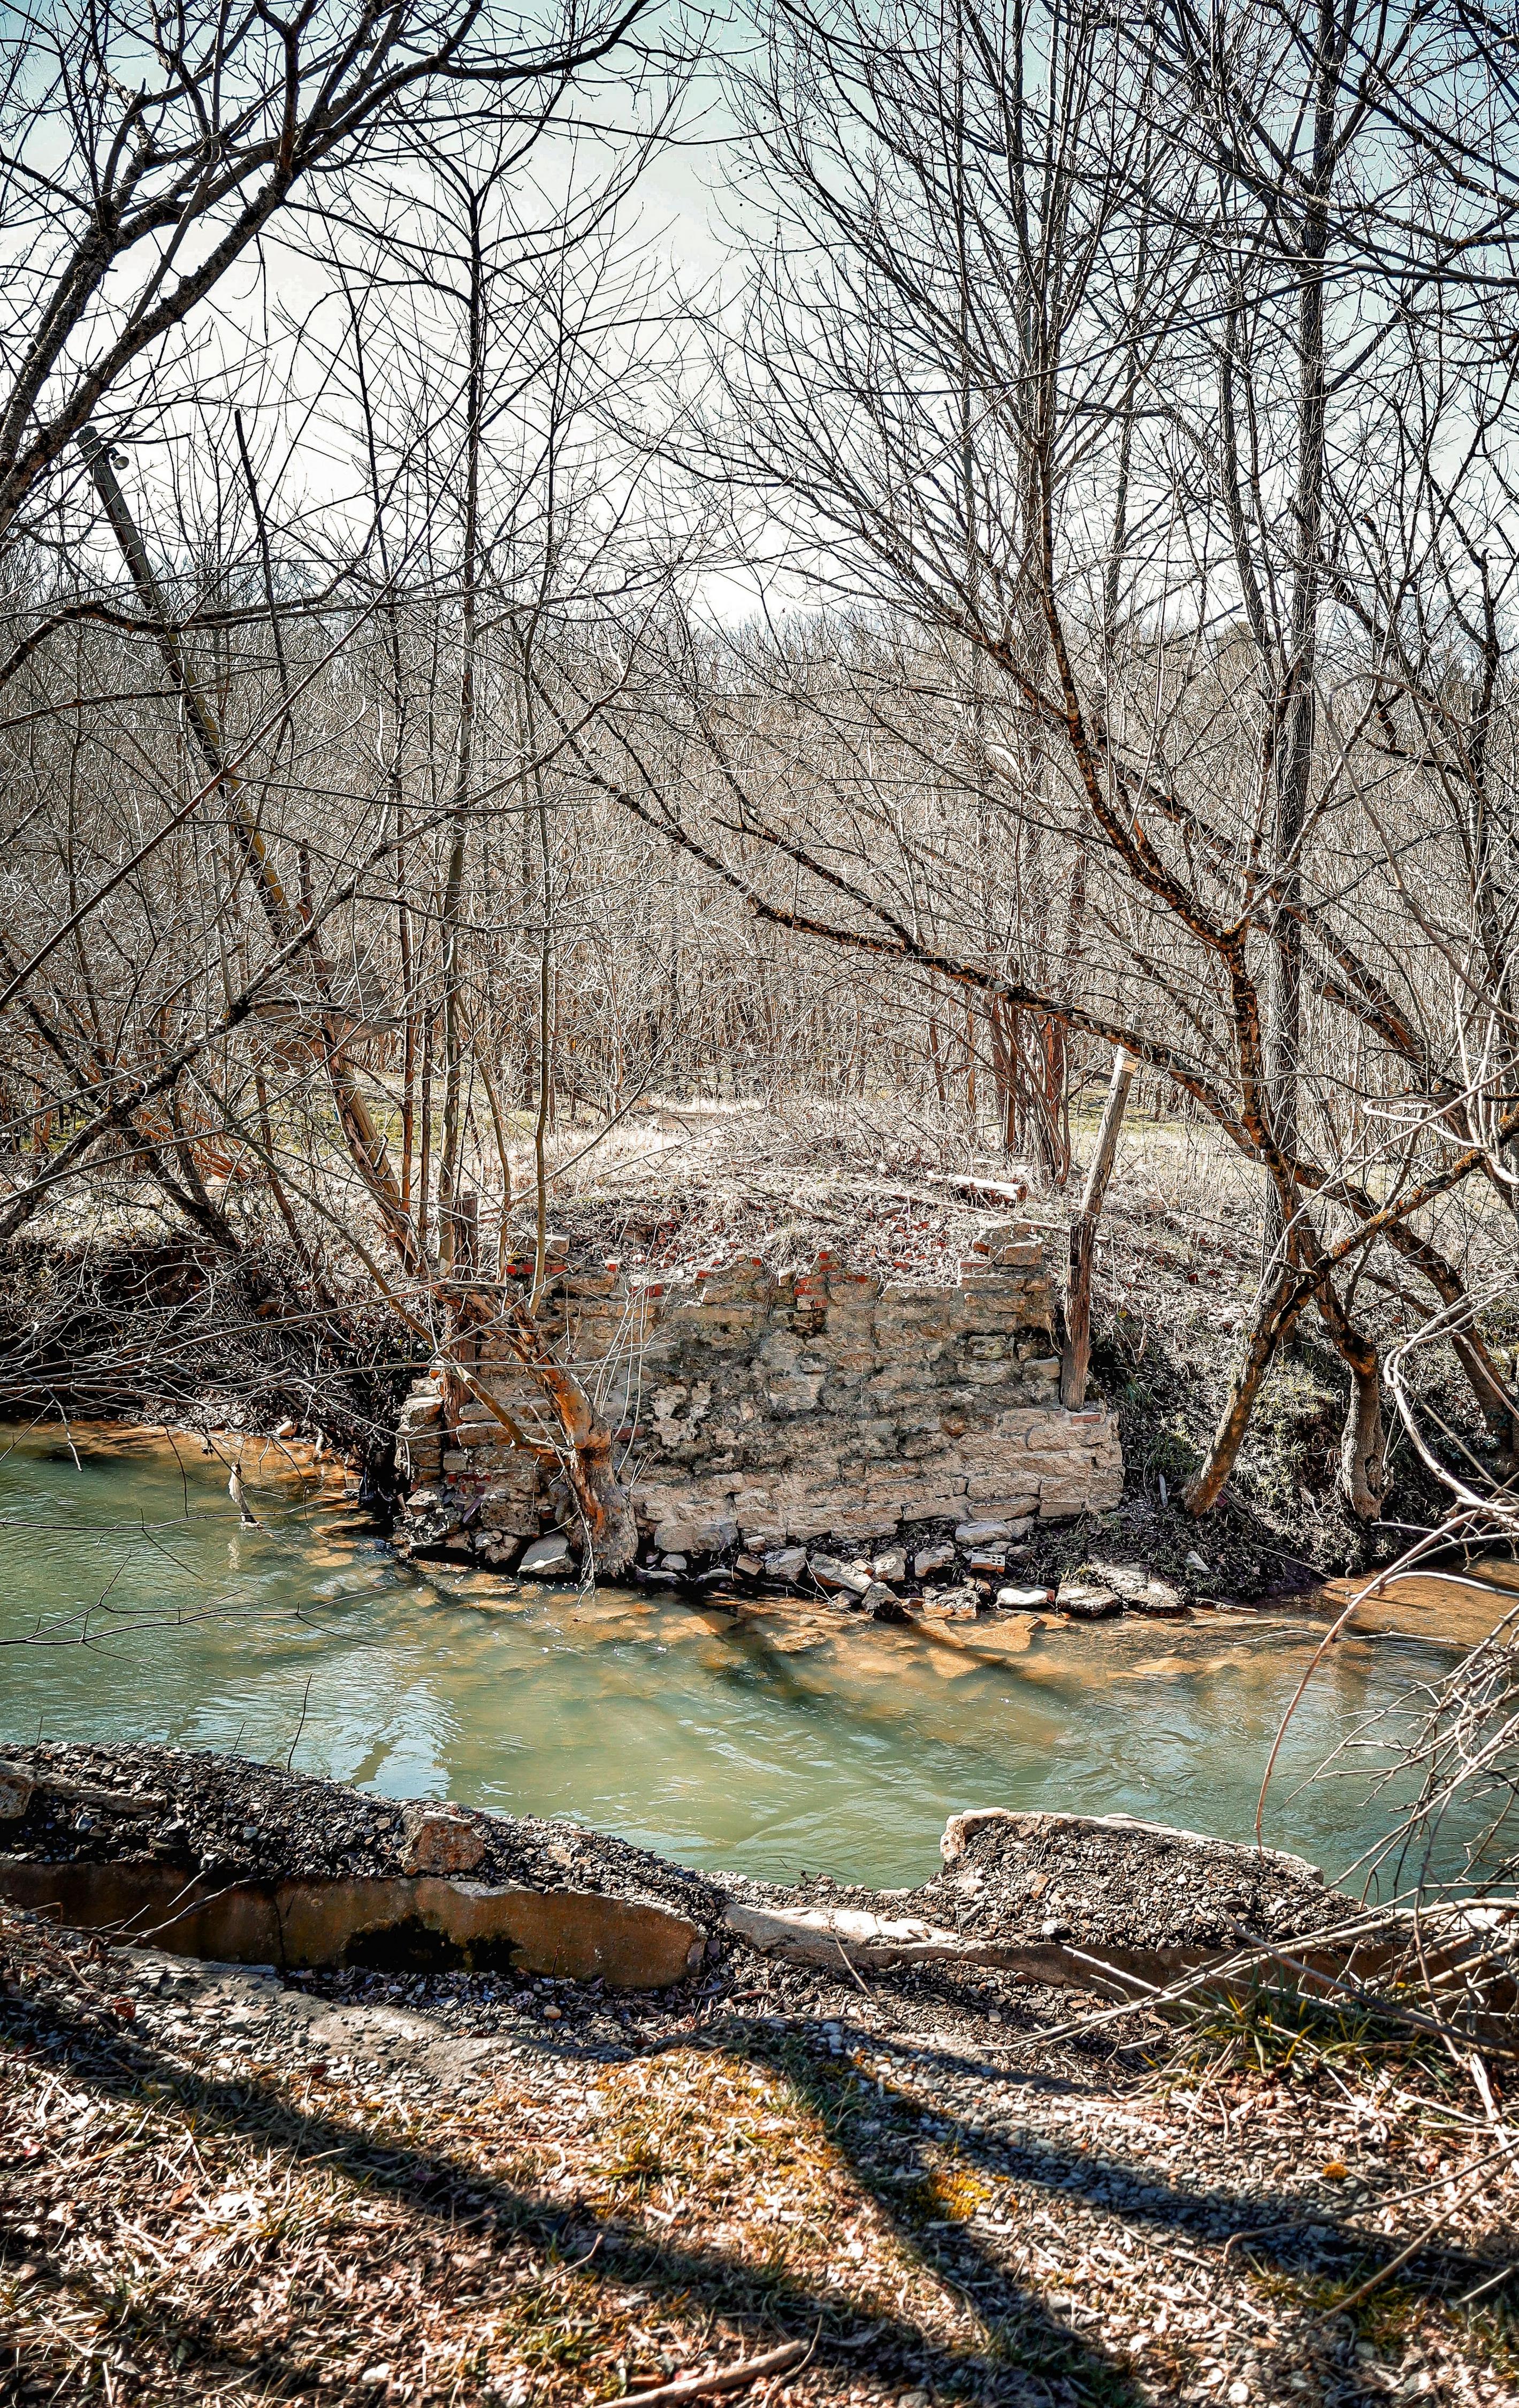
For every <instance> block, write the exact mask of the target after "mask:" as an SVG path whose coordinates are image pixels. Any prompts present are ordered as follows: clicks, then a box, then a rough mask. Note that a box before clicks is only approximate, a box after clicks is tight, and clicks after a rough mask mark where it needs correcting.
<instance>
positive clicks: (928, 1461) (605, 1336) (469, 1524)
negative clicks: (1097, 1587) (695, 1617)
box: [398, 1222, 1123, 1570]
mask: <svg viewBox="0 0 1519 2408" xmlns="http://www.w3.org/2000/svg"><path fill="white" fill-rule="evenodd" d="M511 1268H512V1269H514V1270H517V1271H518V1275H519V1276H520V1277H522V1278H525V1277H526V1275H527V1271H528V1268H529V1267H527V1266H522V1267H520V1269H519V1267H515V1266H514V1267H511ZM551 1299H552V1302H551V1310H550V1314H549V1319H550V1325H551V1326H552V1327H553V1328H554V1330H555V1333H556V1335H558V1336H560V1337H562V1338H563V1339H564V1340H566V1354H567V1356H568V1359H570V1360H571V1361H573V1362H574V1364H575V1365H576V1366H577V1369H578V1370H579V1372H580V1377H581V1379H582V1380H583V1381H584V1382H585V1383H586V1384H587V1386H588V1387H589V1388H590V1389H591V1391H592V1393H593V1394H594V1395H595V1398H597V1401H598V1404H599V1406H600V1409H601V1410H602V1411H603V1412H605V1413H607V1414H608V1415H609V1417H611V1418H614V1419H615V1422H616V1424H617V1426H618V1437H619V1441H620V1444H621V1446H622V1448H623V1449H624V1450H625V1464H624V1469H623V1478H624V1480H625V1481H626V1482H627V1483H628V1484H629V1485H630V1487H631V1492H632V1497H633V1502H634V1508H635V1511H636V1513H637V1515H638V1526H639V1533H640V1539H641V1541H642V1542H643V1543H642V1545H641V1546H640V1556H641V1558H642V1559H643V1560H645V1561H648V1560H652V1558H653V1557H654V1556H656V1555H657V1556H661V1557H667V1556H671V1555H674V1556H678V1557H679V1556H684V1557H686V1558H687V1561H688V1562H690V1561H691V1560H692V1559H694V1558H698V1557H700V1558H706V1559H709V1560H715V1561H718V1562H729V1563H731V1562H732V1561H733V1559H734V1557H735V1555H736V1554H738V1553H740V1552H742V1553H744V1554H745V1555H746V1567H747V1568H749V1569H754V1568H757V1566H758V1564H759V1562H760V1560H761V1559H762V1558H763V1556H764V1555H767V1554H769V1555H771V1556H772V1557H774V1556H775V1555H776V1554H777V1551H781V1552H783V1551H785V1550H788V1549H793V1550H794V1549H795V1548H796V1547H798V1546H806V1545H808V1544H809V1543H810V1542H816V1541H833V1542H835V1543H836V1544H837V1545H838V1546H839V1547H840V1548H843V1549H846V1550H849V1551H851V1552H853V1553H854V1554H858V1553H859V1552H860V1550H861V1549H862V1548H864V1549H866V1550H867V1552H874V1553H875V1554H877V1555H879V1554H880V1552H881V1549H882V1547H883V1546H888V1545H889V1544H890V1543H891V1542H892V1541H896V1543H897V1544H898V1545H899V1546H904V1547H913V1546H915V1545H917V1544H919V1542H921V1541H924V1540H927V1539H931V1538H932V1537H933V1536H934V1535H935V1534H936V1532H937V1531H938V1530H941V1529H945V1528H948V1527H956V1526H959V1527H962V1528H963V1527H964V1526H966V1525H967V1524H970V1525H974V1526H977V1527H980V1526H982V1525H991V1526H995V1527H997V1528H999V1529H1004V1530H1006V1532H1007V1533H1008V1535H1010V1536H1015V1535H1018V1534H1019V1531H1020V1526H1022V1525H1025V1524H1029V1523H1031V1522H1032V1521H1033V1520H1034V1519H1036V1518H1037V1519H1039V1520H1040V1521H1044V1522H1051V1521H1061V1520H1067V1519H1069V1518H1071V1517H1073V1516H1074V1515H1076V1514H1079V1513H1082V1512H1101V1511H1104V1510H1106V1509H1108V1508H1111V1507H1112V1506H1114V1505H1116V1504H1117V1503H1118V1501H1119V1497H1120V1493H1121V1489H1122V1484H1123V1465H1122V1459H1121V1456H1120V1453H1119V1443H1118V1431H1117V1426H1116V1421H1115V1418H1114V1416H1113V1415H1112V1414H1111V1413H1109V1412H1106V1411H1104V1410H1103V1409H1102V1408H1101V1407H1100V1406H1095V1405H1094V1406H1089V1407H1087V1408H1086V1409H1085V1410H1083V1411H1082V1412H1066V1411H1065V1410H1063V1409H1062V1407H1061V1405H1060V1402H1059V1360H1058V1356H1057V1355H1056V1353H1055V1349H1054V1344H1053V1335H1052V1331H1053V1303H1052V1297H1051V1290H1050V1283H1049V1279H1048V1275H1047V1271H1046V1267H1045V1262H1044V1253H1043V1247H1042V1245H1041V1243H1040V1241H1039V1238H1038V1236H1037V1234H1036V1232H1035V1231H1034V1230H1033V1229H1031V1228H1030V1227H1029V1226H1028V1225H1027V1224H1026V1223H1025V1222H1009V1223H1004V1224H1002V1225H1000V1226H996V1227H994V1228H993V1229H991V1230H990V1231H989V1232H988V1233H987V1235H986V1236H985V1237H984V1238H983V1239H982V1240H980V1241H978V1244H977V1246H976V1248H975V1249H974V1250H973V1252H972V1253H971V1254H970V1255H969V1256H968V1257H967V1260H966V1262H965V1263H964V1265H963V1267H962V1269H961V1274H960V1278H959V1280H958V1282H957V1283H956V1284H955V1285H954V1286H953V1287H950V1286H927V1285H922V1284H918V1283H913V1282H910V1281H908V1280H896V1279H888V1280H885V1281H882V1280H881V1278H880V1277H879V1276H878V1275H876V1274H875V1273H873V1272H870V1271H866V1270H859V1269H850V1268H849V1267H848V1265H847V1264H845V1263H844V1262H842V1261H841V1260H839V1259H838V1257H837V1256H835V1255H834V1254H829V1253H823V1254H819V1255H818V1256H817V1258H816V1260H815V1261H814V1262H813V1263H812V1264H811V1265H810V1267H809V1268H808V1269H806V1270H805V1271H800V1272H795V1273H784V1274H780V1275H778V1274H777V1273H776V1272H775V1271H774V1270H772V1269H770V1268H769V1267H768V1266H767V1264H766V1263H764V1262H763V1261H761V1260H759V1259H758V1258H757V1257H755V1256H752V1255H743V1256H739V1257H738V1258H737V1259H734V1260H730V1261H727V1262H724V1263H723V1264H721V1265H720V1266H718V1267H717V1268H715V1269H707V1270H695V1271H691V1272H685V1273H681V1274H676V1275H670V1276H660V1275H658V1274H649V1275H640V1274H638V1273H637V1272H635V1273H633V1274H632V1275H631V1276H629V1275H628V1274H626V1273H624V1271H623V1269H620V1268H619V1266H617V1265H616V1264H614V1263H607V1264H604V1265H601V1266H599V1267H595V1268H590V1267H580V1266H576V1265H572V1264H571V1263H570V1262H569V1261H568V1260H567V1259H566V1258H565V1255H564V1253H563V1251H561V1255H560V1260H559V1263H558V1266H557V1268H556V1269H555V1272H554V1276H553V1279H552V1286H551ZM467 1342H468V1345H469V1348H470V1357H469V1359H470V1368H471V1370H472V1372H473V1373H474V1376H475V1377H476V1378H477V1379H479V1380H480V1382H481V1383H482V1384H486V1385H488V1388H489V1391H490V1393H491V1394H492V1395H493V1396H494V1398H496V1400H497V1402H498V1403H499V1404H501V1405H502V1406H504V1407H505V1408H506V1410H507V1411H508V1412H510V1413H511V1414H512V1415H513V1416H514V1418H517V1419H518V1420H519V1421H522V1420H524V1419H528V1420H530V1419H532V1418H534V1417H535V1413H534V1400H535V1398H536V1395H537V1391H536V1389H535V1387H534V1385H533V1383H532V1382H531V1381H530V1379H529V1378H528V1376H527V1374H526V1373H525V1372H524V1371H523V1369H522V1368H521V1367H520V1365H518V1364H517V1363H516V1362H515V1361H514V1360H513V1359H512V1358H511V1356H510V1355H509V1349H508V1348H507V1346H506V1344H505V1342H504V1340H495V1339H494V1338H493V1336H492V1334H491V1332H490V1329H489V1328H488V1327H487V1328H485V1329H484V1330H483V1331H481V1332H480V1333H479V1334H477V1335H476V1336H474V1337H472V1338H471V1339H470V1340H468V1341H467ZM462 1359H463V1358H462ZM504 1435H505V1434H504V1432H503V1430H502V1428H501V1426H500V1424H499V1423H498V1422H497V1421H495V1420H494V1418H493V1417H492V1416H491V1414H490V1413H489V1412H487V1411H486V1409H485V1407H484V1406H483V1405H482V1404H481V1403H480V1400H479V1399H478V1398H472V1397H471V1396H470V1395H469V1393H468V1391H467V1390H466V1389H464V1388H462V1386H461V1384H460V1383H458V1382H457V1380H453V1381H451V1380H450V1379H449V1378H448V1377H447V1376H446V1374H445V1371H444V1368H443V1367H442V1366H441V1365H435V1366H434V1367H433V1371H432V1374H431V1376H429V1377H428V1378H427V1379H425V1380H423V1381H422V1382H420V1383H418V1384H417V1385H416V1386H415V1387H414V1388H413V1389H412V1391H411V1393H410V1395H409V1397H408V1398H407V1400H406V1404H405V1406H404V1408H403V1411H402V1415H401V1426H400V1438H399V1468H400V1474H401V1480H402V1485H403V1490H404V1493H405V1505H404V1512H403V1514H402V1519H401V1526H400V1530H399V1532H398V1537H399V1539H400V1542H401V1543H402V1544H403V1545H408V1546H409V1547H410V1548H411V1549H412V1550H413V1551H414V1552H416V1551H421V1552H424V1553H426V1552H435V1551H437V1552H441V1553H444V1554H447V1555H457V1556H462V1557H465V1558H467V1559H471V1560H474V1561H478V1562H480V1563H483V1564H487V1565H493V1566H495V1567H496V1568H498V1569H500V1570H511V1569H512V1568H513V1566H514V1565H515V1564H516V1562H517V1561H518V1559H519V1557H520V1555H521V1554H522V1552H523V1542H524V1541H531V1540H533V1539H534V1538H536V1537H537V1535H538V1534H539V1533H540V1532H543V1531H545V1530H551V1529H552V1528H554V1527H557V1526H559V1525H560V1523H561V1520H563V1525H564V1527H565V1529H566V1533H567V1534H568V1535H569V1537H570V1539H571V1541H572V1543H573V1542H574V1538H575V1534H574V1529H573V1516H572V1515H571V1514H570V1512H569V1510H568V1499H567V1496H566V1492H565V1489H564V1485H563V1484H562V1483H556V1482H555V1481H553V1479H552V1477H551V1476H546V1475H545V1474H544V1473H543V1472H542V1471H541V1470H540V1468H539V1466H538V1464H537V1461H536V1460H535V1459H534V1458H533V1457H532V1456H531V1455H527V1454H526V1453H524V1452H523V1450H522V1449H520V1448H516V1447H513V1446H512V1445H510V1444H509V1443H503V1439H504ZM767 1569H770V1570H774V1566H773V1564H772V1566H771V1567H769V1568H767Z"/></svg>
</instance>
